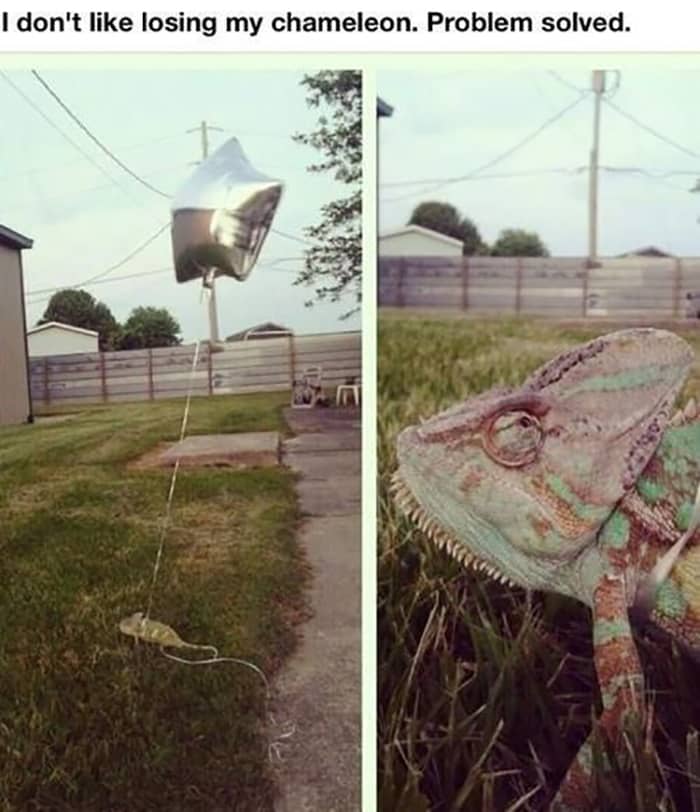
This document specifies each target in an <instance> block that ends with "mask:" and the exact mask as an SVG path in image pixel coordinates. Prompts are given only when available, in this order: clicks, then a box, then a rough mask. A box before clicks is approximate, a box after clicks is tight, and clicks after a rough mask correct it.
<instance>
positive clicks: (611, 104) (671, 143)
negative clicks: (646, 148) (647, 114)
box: [603, 98, 700, 158]
mask: <svg viewBox="0 0 700 812" xmlns="http://www.w3.org/2000/svg"><path fill="white" fill-rule="evenodd" d="M603 101H604V102H605V104H607V106H608V107H612V109H613V110H614V111H615V112H616V113H617V114H618V115H620V116H622V117H623V118H626V119H627V120H628V121H631V122H632V123H633V124H636V125H637V127H639V128H640V129H642V130H645V131H646V132H648V133H649V134H650V135H653V136H654V137H655V138H658V139H659V140H660V141H663V142H664V143H665V144H668V145H669V146H672V147H675V149H677V150H680V151H681V152H683V153H685V154H686V155H690V156H691V158H700V153H698V152H695V150H692V149H689V148H688V147H684V146H683V145H682V144H679V143H678V142H677V141H674V140H673V139H671V138H669V137H668V136H666V135H663V133H660V132H659V131H658V130H655V129H654V128H653V127H650V126H649V125H648V124H645V123H644V122H643V121H640V120H639V119H638V118H637V117H636V116H633V115H632V113H628V112H627V111H626V110H623V109H622V108H621V107H620V106H619V105H617V104H615V102H612V101H610V99H605V98H604V99H603Z"/></svg>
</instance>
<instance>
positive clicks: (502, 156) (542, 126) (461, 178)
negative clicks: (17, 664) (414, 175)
mask: <svg viewBox="0 0 700 812" xmlns="http://www.w3.org/2000/svg"><path fill="white" fill-rule="evenodd" d="M583 99H584V96H579V97H578V98H577V99H575V100H574V101H573V102H571V103H570V104H567V105H566V107H563V108H562V109H561V110H559V112H557V113H555V114H554V115H553V116H550V118H548V119H547V120H546V121H544V122H543V123H542V124H540V125H539V127H537V128H536V129H535V130H533V131H532V132H531V133H529V134H528V135H526V136H525V137H524V138H521V139H520V140H519V141H518V142H517V143H515V144H513V146H512V147H510V148H509V149H507V150H506V151H505V152H502V153H500V154H499V155H497V156H496V157H495V158H492V159H491V160H490V161H487V162H486V163H485V164H482V165H481V166H478V167H477V168H476V169H473V170H471V172H467V173H465V174H464V175H458V176H455V177H452V178H447V179H445V180H442V181H440V182H439V183H437V184H435V185H434V186H432V187H431V188H429V189H422V190H419V191H414V192H408V193H407V194H404V195H398V196H397V197H392V198H387V199H386V200H385V202H387V203H389V202H393V201H397V200H406V199H407V198H411V197H416V195H421V194H427V193H428V192H435V191H437V190H438V189H442V188H443V187H444V186H449V185H453V184H455V183H462V182H463V181H465V180H471V179H472V178H473V177H475V176H476V175H479V174H481V173H482V172H483V171H484V170H486V169H490V168H491V167H492V166H495V165H496V164H499V163H501V161H504V160H505V159H506V158H510V156H511V155H513V154H514V153H515V152H517V151H518V150H519V149H522V147H524V146H525V145H526V144H529V143H530V141H533V140H534V139H535V138H537V136H538V135H539V134H540V133H542V132H543V131H544V130H546V129H547V128H548V127H551V126H552V125H553V124H555V123H556V122H557V121H559V119H561V118H563V117H564V116H565V115H566V114H567V113H569V112H570V111H571V110H573V109H574V107H577V106H578V105H579V104H581V102H582V101H583Z"/></svg>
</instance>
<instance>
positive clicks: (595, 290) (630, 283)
mask: <svg viewBox="0 0 700 812" xmlns="http://www.w3.org/2000/svg"><path fill="white" fill-rule="evenodd" d="M688 293H691V294H693V293H698V304H699V305H700V258H692V257H691V258H683V259H681V258H675V257H674V258H660V259H657V258H647V257H639V256H635V257H623V258H616V259H602V260H600V262H598V263H596V266H595V267H589V263H588V261H587V260H586V259H584V258H578V257H546V258H545V257H518V258H516V257H478V256H476V257H381V258H380V260H379V305H380V306H384V307H414V308H448V309H459V310H473V311H477V312H484V313H489V312H491V313H516V314H520V313H522V314H532V315H544V316H556V317H560V318H567V317H581V316H584V317H586V316H612V317H616V318H659V317H664V318H678V317H680V316H684V315H686V307H687V305H688V299H687V294H688Z"/></svg>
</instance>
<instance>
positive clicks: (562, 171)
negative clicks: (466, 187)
mask: <svg viewBox="0 0 700 812" xmlns="http://www.w3.org/2000/svg"><path fill="white" fill-rule="evenodd" d="M586 169H587V167H585V166H576V167H572V168H571V169H567V168H566V167H555V168H551V169H524V170H522V171H520V172H492V173H490V174H488V175H479V176H478V177H470V178H465V180H493V179H501V178H521V177H530V176H532V175H576V174H578V173H580V172H583V171H585V170H586ZM449 180H450V178H444V177H443V178H430V179H425V180H395V181H387V182H385V183H382V184H381V185H382V186H387V187H396V186H423V185H425V184H429V183H444V182H446V181H449Z"/></svg>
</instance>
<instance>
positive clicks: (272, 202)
mask: <svg viewBox="0 0 700 812" xmlns="http://www.w3.org/2000/svg"><path fill="white" fill-rule="evenodd" d="M281 195H282V184H281V183H280V181H278V180H274V179H273V178H269V177H268V176H267V175H263V173H262V172H258V170H257V169H255V167H253V166H252V164H251V163H250V162H249V161H248V159H247V158H246V156H245V153H244V152H243V149H242V148H241V145H240V144H239V142H238V140H237V139H236V138H231V139H230V140H229V141H226V143H225V144H223V145H222V146H221V147H219V149H217V150H216V152H214V153H213V154H212V155H211V156H210V157H209V158H207V159H206V160H205V161H203V162H202V163H201V164H200V165H199V166H198V167H197V169H196V170H195V171H194V172H193V173H192V175H191V176H190V178H189V180H187V181H186V182H185V183H184V184H183V185H182V186H181V187H180V189H178V191H177V193H176V195H175V198H174V200H173V204H172V214H173V221H172V243H173V257H174V261H175V276H176V278H177V281H178V282H188V281H189V280H191V279H195V278H197V279H201V278H202V275H203V274H207V273H209V272H211V271H213V272H214V274H215V275H216V276H221V275H225V276H233V277H234V278H235V279H238V280H239V281H243V280H244V279H246V278H247V277H248V275H249V274H250V272H251V271H252V269H253V266H254V265H255V262H256V260H257V258H258V255H259V253H260V249H261V248H262V244H263V242H264V241H265V237H267V233H268V231H269V230H270V225H271V224H272V219H273V217H274V215H275V211H276V210H277V205H278V204H279V201H280V197H281Z"/></svg>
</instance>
